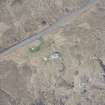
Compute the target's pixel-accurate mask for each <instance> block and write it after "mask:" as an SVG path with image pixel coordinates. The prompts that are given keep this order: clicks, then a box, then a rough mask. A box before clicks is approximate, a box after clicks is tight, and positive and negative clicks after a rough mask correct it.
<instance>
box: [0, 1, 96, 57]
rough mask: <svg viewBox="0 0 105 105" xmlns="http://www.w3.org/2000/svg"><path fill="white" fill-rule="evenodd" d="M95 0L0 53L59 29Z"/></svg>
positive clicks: (0, 50) (88, 7) (69, 22)
mask: <svg viewBox="0 0 105 105" xmlns="http://www.w3.org/2000/svg"><path fill="white" fill-rule="evenodd" d="M97 1H98V0H90V1H89V2H88V4H87V5H84V6H82V7H80V8H79V9H78V10H77V11H76V12H74V13H72V14H67V15H65V16H63V17H62V18H60V19H59V20H58V21H57V22H56V23H53V24H52V25H50V26H49V27H48V28H46V29H44V30H43V31H41V32H39V33H37V34H35V35H32V37H28V38H26V39H24V40H22V41H21V42H19V43H17V44H15V45H13V46H11V47H9V48H5V49H0V53H1V54H3V55H6V54H9V53H11V52H13V51H15V50H16V49H18V48H21V47H23V46H25V45H28V44H30V43H32V42H33V41H35V40H37V39H39V38H40V37H42V36H44V35H48V34H49V33H50V34H51V33H53V32H55V31H56V30H57V29H60V28H61V27H63V26H65V25H67V24H71V23H72V21H73V20H75V19H76V18H77V17H78V16H80V15H81V14H82V13H83V12H86V11H87V10H89V9H90V8H91V7H92V6H94V5H95V4H96V3H97Z"/></svg>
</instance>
